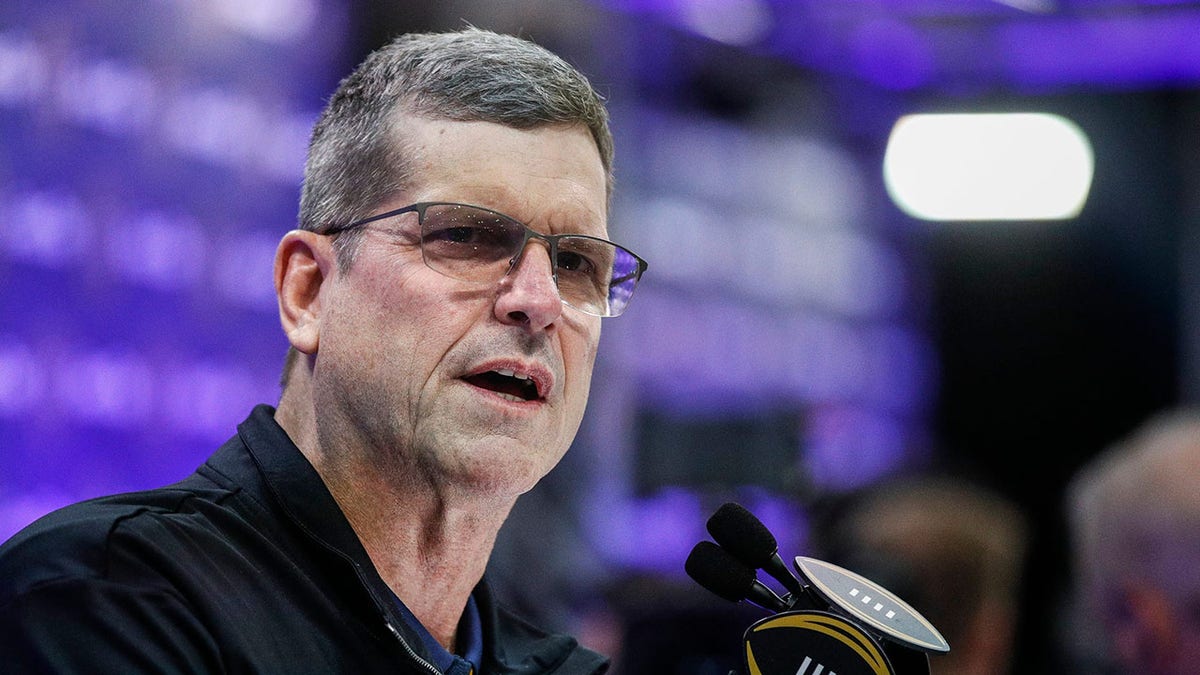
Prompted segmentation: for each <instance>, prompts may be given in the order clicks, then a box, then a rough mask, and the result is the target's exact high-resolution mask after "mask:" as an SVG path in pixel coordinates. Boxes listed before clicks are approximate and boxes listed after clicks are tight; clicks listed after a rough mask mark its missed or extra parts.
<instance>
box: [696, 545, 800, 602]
mask: <svg viewBox="0 0 1200 675" xmlns="http://www.w3.org/2000/svg"><path fill="white" fill-rule="evenodd" d="M683 569H684V570H685V571H686V572H687V574H688V576H689V577H691V578H692V579H693V580H694V581H695V582H696V583H698V584H700V585H701V586H703V587H704V588H705V589H707V590H709V591H711V592H713V593H715V594H716V595H718V596H720V597H721V598H724V599H725V600H728V601H730V602H740V601H742V600H748V601H750V602H752V603H754V604H755V605H758V606H759V607H762V608H763V609H765V610H767V611H770V612H782V611H785V610H786V609H787V608H788V604H787V603H786V602H785V601H784V600H783V598H780V597H779V596H778V595H776V594H775V591H772V590H771V589H770V588H768V587H767V586H765V585H764V584H763V583H762V582H761V581H759V580H758V578H757V577H756V576H755V574H754V569H753V568H750V567H747V566H746V565H745V564H743V563H742V562H740V561H739V560H738V559H737V558H735V557H734V556H732V555H730V554H729V552H728V551H726V550H725V549H723V548H721V547H720V546H717V545H716V544H714V543H712V542H711V541H702V542H699V543H698V544H696V545H695V546H694V547H693V548H692V552H691V553H690V554H689V555H688V557H687V561H685V562H684V565H683Z"/></svg>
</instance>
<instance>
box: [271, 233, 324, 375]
mask: <svg viewBox="0 0 1200 675" xmlns="http://www.w3.org/2000/svg"><path fill="white" fill-rule="evenodd" d="M335 264H336V261H335V253H334V251H333V247H332V245H331V242H330V239H329V237H326V236H324V235H320V234H317V233H315V232H309V231H307V230H292V231H291V232H288V233H287V234H285V235H283V239H282V240H280V242H279V248H278V249H276V251H275V295H276V296H277V297H278V299H279V320H280V322H281V323H282V324H283V332H284V333H285V334H286V335H287V338H288V341H289V342H291V343H292V346H293V347H295V348H296V349H297V350H298V351H301V352H303V353H305V354H314V353H316V351H317V347H318V345H319V344H320V338H321V286H322V284H324V283H325V280H326V279H327V278H328V276H329V274H330V273H331V272H332V271H333V267H334V265H335Z"/></svg>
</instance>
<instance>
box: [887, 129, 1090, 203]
mask: <svg viewBox="0 0 1200 675" xmlns="http://www.w3.org/2000/svg"><path fill="white" fill-rule="evenodd" d="M1093 169H1094V157H1093V155H1092V146H1091V144H1090V143H1089V142H1088V139H1087V136H1085V135H1084V133H1083V131H1082V130H1081V129H1080V128H1079V127H1078V126H1076V125H1075V124H1074V123H1073V122H1071V121H1070V120H1067V119H1065V118H1063V117H1060V116H1058V115H1051V114H1047V113H978V114H936V115H907V116H904V117H901V118H900V119H899V120H898V121H897V122H896V125H895V126H894V127H893V128H892V134H891V138H889V139H888V147H887V152H886V154H885V155H884V158H883V177H884V184H885V185H886V187H887V191H888V194H889V195H890V196H891V198H892V201H894V202H895V203H896V205H897V206H899V207H900V209H901V210H903V211H904V212H905V213H907V214H909V215H910V216H913V217H915V218H921V219H923V220H1061V219H1066V218H1074V217H1075V216H1077V215H1079V211H1080V210H1081V209H1082V208H1083V204H1084V202H1085V201H1087V196H1088V191H1089V189H1090V188H1091V184H1092V173H1093Z"/></svg>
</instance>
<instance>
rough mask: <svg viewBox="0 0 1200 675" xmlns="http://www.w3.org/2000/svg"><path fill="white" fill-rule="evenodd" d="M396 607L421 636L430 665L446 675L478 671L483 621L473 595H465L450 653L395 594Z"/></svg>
mask: <svg viewBox="0 0 1200 675" xmlns="http://www.w3.org/2000/svg"><path fill="white" fill-rule="evenodd" d="M393 597H395V596H393ZM396 606H397V607H398V608H399V609H400V616H401V617H403V618H404V622H405V623H407V624H408V626H409V628H412V629H413V631H415V632H416V633H417V635H419V636H421V642H422V643H424V644H425V649H426V650H428V651H429V657H430V658H431V659H433V665H435V666H437V669H438V670H440V671H442V672H443V673H445V675H471V674H472V673H478V672H479V664H480V662H482V661H483V623H482V622H481V621H480V619H479V607H478V606H476V604H475V596H474V595H472V596H470V597H468V598H467V606H466V608H464V609H463V615H462V619H461V620H459V622H458V645H457V647H458V651H459V653H458V654H451V653H450V651H449V650H447V649H446V648H445V647H443V646H442V643H440V642H438V641H437V639H436V638H434V637H433V635H432V634H431V633H430V632H429V631H428V630H427V629H426V628H425V626H423V625H421V622H420V621H418V620H417V617H416V615H414V614H413V613H412V611H410V610H409V609H408V607H406V606H405V604H404V603H403V602H401V600H400V598H399V597H396Z"/></svg>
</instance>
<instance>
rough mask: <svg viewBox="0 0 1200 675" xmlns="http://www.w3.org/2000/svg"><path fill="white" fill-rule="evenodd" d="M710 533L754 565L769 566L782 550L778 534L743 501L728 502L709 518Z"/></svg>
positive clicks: (728, 549)
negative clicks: (777, 538)
mask: <svg viewBox="0 0 1200 675" xmlns="http://www.w3.org/2000/svg"><path fill="white" fill-rule="evenodd" d="M708 533H709V534H711V535H712V538H713V539H714V540H716V542H717V543H718V544H720V545H721V546H723V547H725V549H726V550H727V551H729V552H730V553H732V554H733V555H735V556H737V559H738V560H740V561H742V562H743V563H745V564H746V565H749V566H751V567H755V568H759V567H766V566H767V564H768V563H769V562H770V561H771V557H772V556H774V555H775V553H776V552H777V551H778V550H779V543H778V542H777V541H775V535H773V534H771V531H770V530H768V529H767V526H766V525H763V524H762V521H761V520H759V519H758V518H757V517H756V516H755V515H754V514H753V513H750V512H749V511H747V510H746V509H745V508H744V507H743V506H742V505H741V504H735V503H734V502H728V503H726V504H724V505H723V506H721V508H719V509H717V512H716V513H714V514H713V515H712V517H711V518H709V519H708Z"/></svg>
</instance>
